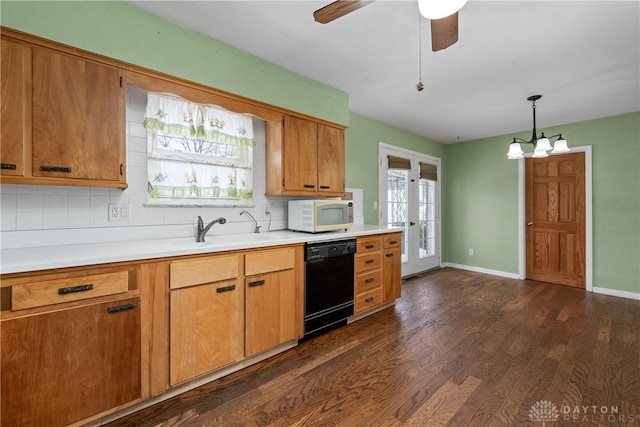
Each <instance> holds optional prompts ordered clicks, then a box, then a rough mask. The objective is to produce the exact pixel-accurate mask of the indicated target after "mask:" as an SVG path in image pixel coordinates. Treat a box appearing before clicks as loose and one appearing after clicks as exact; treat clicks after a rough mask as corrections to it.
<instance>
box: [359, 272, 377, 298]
mask: <svg viewBox="0 0 640 427" xmlns="http://www.w3.org/2000/svg"><path fill="white" fill-rule="evenodd" d="M381 285H382V276H381V274H380V270H373V271H370V272H368V273H363V274H358V276H357V277H356V294H359V293H362V292H365V291H368V290H371V289H375V288H379V287H380V286H381Z"/></svg>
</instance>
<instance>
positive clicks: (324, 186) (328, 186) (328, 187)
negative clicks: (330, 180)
mask: <svg viewBox="0 0 640 427" xmlns="http://www.w3.org/2000/svg"><path fill="white" fill-rule="evenodd" d="M320 188H322V189H323V190H328V189H330V188H331V186H330V185H321V186H320Z"/></svg>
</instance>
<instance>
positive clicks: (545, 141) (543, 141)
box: [507, 95, 571, 160]
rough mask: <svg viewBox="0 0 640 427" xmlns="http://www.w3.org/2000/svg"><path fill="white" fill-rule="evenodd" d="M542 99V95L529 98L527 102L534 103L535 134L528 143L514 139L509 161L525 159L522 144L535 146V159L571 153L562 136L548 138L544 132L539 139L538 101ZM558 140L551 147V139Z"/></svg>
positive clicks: (508, 154) (533, 133)
mask: <svg viewBox="0 0 640 427" xmlns="http://www.w3.org/2000/svg"><path fill="white" fill-rule="evenodd" d="M540 98H542V95H531V96H530V97H528V98H527V101H532V102H533V104H532V106H531V107H532V109H533V132H532V134H531V139H530V140H529V141H526V140H524V139H522V138H513V142H511V144H509V151H508V152H507V159H510V160H517V159H522V158H523V157H524V151H522V144H532V145H533V156H532V157H534V158H542V157H548V156H549V153H551V154H557V153H567V152H569V151H571V150H570V149H569V146H568V144H567V140H566V139H564V138H563V137H562V134H558V135H553V136H550V137H546V136H545V135H544V132H542V133H540V138H538V133H537V132H536V101H537V100H538V99H540ZM552 138H557V140H556V142H555V143H554V145H553V147H552V146H551V139H552Z"/></svg>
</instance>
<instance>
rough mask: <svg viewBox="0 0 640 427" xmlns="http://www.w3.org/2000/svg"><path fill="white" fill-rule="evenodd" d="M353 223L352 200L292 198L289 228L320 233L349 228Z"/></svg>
mask: <svg viewBox="0 0 640 427" xmlns="http://www.w3.org/2000/svg"><path fill="white" fill-rule="evenodd" d="M352 225H353V202H352V201H350V200H331V199H329V200H290V201H289V230H294V231H306V232H309V233H318V232H321V231H331V230H341V229H344V230H346V229H348V228H350V227H351V226H352Z"/></svg>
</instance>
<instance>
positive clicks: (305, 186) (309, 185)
mask: <svg viewBox="0 0 640 427" xmlns="http://www.w3.org/2000/svg"><path fill="white" fill-rule="evenodd" d="M304 188H316V186H315V185H312V184H305V185H304Z"/></svg>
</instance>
